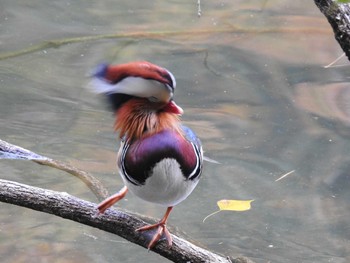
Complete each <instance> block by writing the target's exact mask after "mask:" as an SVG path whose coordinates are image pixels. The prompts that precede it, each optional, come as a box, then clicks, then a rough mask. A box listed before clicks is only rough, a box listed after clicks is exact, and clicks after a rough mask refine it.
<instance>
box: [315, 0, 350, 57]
mask: <svg viewBox="0 0 350 263" xmlns="http://www.w3.org/2000/svg"><path fill="white" fill-rule="evenodd" d="M314 1H315V4H316V5H317V7H318V8H319V9H320V11H321V12H322V13H323V14H324V15H325V17H326V18H327V20H328V22H329V24H330V25H331V26H332V28H333V32H334V36H335V39H336V40H337V41H338V43H339V45H340V47H341V48H342V49H343V51H344V52H345V54H346V56H347V57H348V59H349V60H350V5H349V4H341V3H339V2H338V1H335V0H314Z"/></svg>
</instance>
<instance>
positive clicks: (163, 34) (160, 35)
mask: <svg viewBox="0 0 350 263" xmlns="http://www.w3.org/2000/svg"><path fill="white" fill-rule="evenodd" d="M302 31H305V32H310V31H313V32H316V33H325V32H327V31H326V30H324V29H322V28H320V29H315V28H304V29H293V28H289V29H288V28H267V29H258V28H241V27H239V26H227V27H223V28H214V29H210V28H209V29H200V30H188V31H155V32H131V33H117V34H104V35H93V36H82V37H72V38H64V39H54V40H49V41H45V42H43V43H39V44H37V45H33V46H31V47H28V48H24V49H21V50H16V51H12V52H6V53H0V60H4V59H8V58H13V57H18V56H21V55H26V54H30V53H34V52H37V51H40V50H46V49H50V48H58V47H60V46H63V45H68V44H73V43H80V42H87V41H95V40H103V39H119V38H131V39H165V38H167V37H168V38H169V37H178V36H180V37H187V36H191V37H193V36H200V35H208V34H217V33H236V34H239V33H245V34H261V33H276V32H285V33H293V32H294V33H295V32H298V33H300V32H302Z"/></svg>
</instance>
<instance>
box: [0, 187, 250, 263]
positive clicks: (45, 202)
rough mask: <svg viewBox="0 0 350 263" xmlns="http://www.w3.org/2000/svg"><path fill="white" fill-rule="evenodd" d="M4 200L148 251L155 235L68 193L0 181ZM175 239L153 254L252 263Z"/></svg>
mask: <svg viewBox="0 0 350 263" xmlns="http://www.w3.org/2000/svg"><path fill="white" fill-rule="evenodd" d="M0 201H2V202H6V203H10V204H15V205H18V206H23V207H27V208H30V209H34V210H37V211H41V212H45V213H49V214H53V215H56V216H60V217H63V218H66V219H69V220H72V221H76V222H78V223H81V224H85V225H88V226H92V227H95V228H99V229H101V230H104V231H107V232H110V233H114V234H116V235H118V236H120V237H123V238H125V239H127V240H129V241H130V242H133V243H135V244H138V245H140V246H142V247H144V248H147V245H148V242H149V240H150V239H151V238H152V236H153V232H151V231H149V232H142V233H140V232H136V231H135V229H137V228H139V227H141V226H144V225H145V224H146V223H145V222H143V221H142V220H140V219H138V218H136V217H134V216H132V215H130V214H127V213H125V212H122V211H119V210H115V209H108V210H107V211H106V213H105V214H103V215H98V216H97V215H96V213H97V210H96V204H94V203H91V202H88V201H84V200H81V199H79V198H77V197H74V196H72V195H69V194H67V193H62V192H56V191H51V190H46V189H42V188H38V187H33V186H28V185H24V184H20V183H16V182H11V181H7V180H0ZM172 238H173V245H172V247H170V248H169V247H168V246H167V244H166V242H160V243H159V244H157V245H156V246H155V248H154V250H153V251H154V252H156V253H158V254H160V255H162V256H163V257H165V258H167V259H169V260H171V261H174V262H193V263H196V262H218V263H219V262H220V263H221V262H225V263H228V262H242V263H243V262H247V263H248V262H251V261H249V260H248V259H245V258H237V259H234V260H231V259H229V258H225V257H222V256H220V255H218V254H215V253H212V252H210V251H208V250H205V249H203V248H201V247H198V246H196V245H194V244H192V243H190V242H188V241H186V240H184V239H182V238H180V237H178V236H175V235H172Z"/></svg>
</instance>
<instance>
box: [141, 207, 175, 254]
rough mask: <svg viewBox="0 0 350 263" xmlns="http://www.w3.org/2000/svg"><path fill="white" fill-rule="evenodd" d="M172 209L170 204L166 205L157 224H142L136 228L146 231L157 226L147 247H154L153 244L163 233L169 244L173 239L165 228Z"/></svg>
mask: <svg viewBox="0 0 350 263" xmlns="http://www.w3.org/2000/svg"><path fill="white" fill-rule="evenodd" d="M172 209H173V207H172V206H170V207H168V208H167V210H166V212H165V214H164V216H163V218H162V219H161V220H160V221H159V222H158V223H157V224H154V225H149V226H143V227H140V228H138V229H136V231H146V230H150V229H153V228H158V229H157V232H156V233H155V234H154V236H153V238H152V240H151V241H150V242H149V244H148V249H151V248H152V247H154V245H155V244H156V243H157V242H158V240H159V239H160V238H161V236H162V234H163V233H164V234H165V237H166V239H167V241H168V245H169V246H171V244H172V242H173V239H172V238H171V235H170V232H169V230H168V229H167V228H166V222H167V220H168V217H169V214H170V212H171V210H172Z"/></svg>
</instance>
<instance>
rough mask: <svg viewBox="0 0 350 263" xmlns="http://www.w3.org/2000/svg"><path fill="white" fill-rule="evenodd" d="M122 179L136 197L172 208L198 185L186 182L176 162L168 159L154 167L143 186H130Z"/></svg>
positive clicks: (194, 182)
mask: <svg viewBox="0 0 350 263" xmlns="http://www.w3.org/2000/svg"><path fill="white" fill-rule="evenodd" d="M122 178H123V180H124V183H125V184H126V185H127V187H128V189H129V190H130V191H131V192H132V193H134V194H135V195H136V196H138V197H140V198H141V199H143V200H145V201H148V202H152V203H156V204H160V205H164V206H174V205H177V204H178V203H180V202H182V201H183V200H185V199H186V198H187V196H189V194H190V193H191V192H192V191H193V189H194V188H195V187H196V185H197V183H198V180H186V179H185V177H184V176H183V174H182V171H181V169H180V165H179V164H178V162H177V161H176V160H175V159H170V158H166V159H163V160H162V161H160V162H159V163H157V164H156V165H155V166H154V168H153V170H152V173H151V176H150V177H149V178H147V180H146V182H145V184H144V185H141V186H137V185H134V184H131V183H130V182H129V181H128V180H126V179H124V176H123V175H122Z"/></svg>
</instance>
